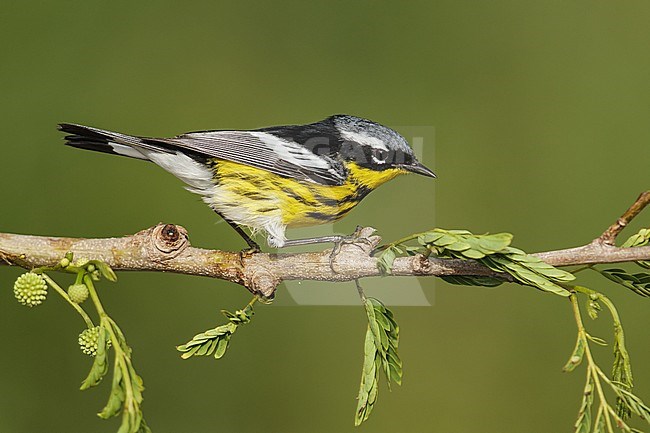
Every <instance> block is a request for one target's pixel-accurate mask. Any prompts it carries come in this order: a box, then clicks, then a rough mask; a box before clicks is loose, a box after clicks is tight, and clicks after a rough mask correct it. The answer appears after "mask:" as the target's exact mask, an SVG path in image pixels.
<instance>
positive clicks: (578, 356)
mask: <svg viewBox="0 0 650 433" xmlns="http://www.w3.org/2000/svg"><path fill="white" fill-rule="evenodd" d="M586 346H587V342H586V341H585V339H584V338H583V337H582V336H581V335H578V340H577V341H576V346H575V348H574V349H573V353H571V356H570V357H569V360H568V361H567V363H566V364H565V365H564V368H562V371H564V372H567V373H568V372H571V371H573V370H575V368H576V367H577V366H579V365H580V363H581V362H582V358H583V357H584V355H585V348H586ZM590 425H591V424H590Z"/></svg>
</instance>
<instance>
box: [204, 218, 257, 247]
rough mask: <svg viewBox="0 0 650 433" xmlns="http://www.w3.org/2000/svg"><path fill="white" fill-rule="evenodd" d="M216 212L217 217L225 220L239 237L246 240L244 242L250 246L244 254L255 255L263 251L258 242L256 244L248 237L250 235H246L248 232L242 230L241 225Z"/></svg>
mask: <svg viewBox="0 0 650 433" xmlns="http://www.w3.org/2000/svg"><path fill="white" fill-rule="evenodd" d="M215 212H216V214H217V215H219V216H220V217H221V218H223V220H224V221H225V222H227V223H228V225H229V226H230V227H232V228H233V229H235V231H236V232H237V234H239V236H241V237H242V239H244V241H246V243H247V244H248V249H247V250H244V251H242V252H243V253H249V254H253V253H259V252H260V251H261V249H260V246H259V245H258V244H257V242H255V241H254V240H253V239H251V237H250V236H248V233H246V232H245V231H244V229H242V228H241V227H240V226H239V224H237V223H234V222H232V221H230V220H229V219H228V218H225V217H224V216H223V215H221V214H220V213H219V212H217V211H215Z"/></svg>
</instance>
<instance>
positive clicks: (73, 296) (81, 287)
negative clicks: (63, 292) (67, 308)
mask: <svg viewBox="0 0 650 433" xmlns="http://www.w3.org/2000/svg"><path fill="white" fill-rule="evenodd" d="M88 295H89V293H88V287H86V285H85V284H73V285H71V286H70V287H68V296H70V300H71V301H72V302H74V303H75V304H81V303H82V302H83V301H85V300H86V299H88Z"/></svg>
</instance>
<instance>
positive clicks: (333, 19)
mask: <svg viewBox="0 0 650 433" xmlns="http://www.w3.org/2000/svg"><path fill="white" fill-rule="evenodd" d="M649 18H650V5H649V4H648V3H647V2H625V3H612V2H604V1H594V2H584V1H579V2H565V1H551V2H549V1H546V2H539V1H496V2H466V1H460V2H459V1H446V2H441V1H435V2H432V1H428V2H425V1H421V2H408V3H407V2H400V3H397V2H394V3H393V4H387V3H377V2H344V1H330V2H323V3H315V2H289V1H275V2H256V3H249V2H213V1H204V2H173V1H158V2H126V1H113V2H109V3H100V2H83V1H61V2H6V3H5V4H4V5H3V16H2V18H0V20H1V21H2V25H1V26H0V37H1V39H2V41H3V42H2V63H1V65H2V66H1V67H0V86H1V90H2V103H0V119H2V120H1V122H2V132H3V138H2V145H1V146H2V159H1V164H0V170H1V173H2V182H0V197H1V198H2V216H1V218H0V231H2V232H16V233H32V234H44V235H45V234H47V235H60V236H85V237H92V236H102V237H103V236H117V235H122V234H127V233H132V232H135V231H137V230H140V229H142V228H145V227H149V226H150V225H152V224H155V223H157V222H159V221H164V222H173V223H178V224H182V225H184V226H185V227H187V228H188V230H189V232H190V235H191V239H192V241H193V243H194V244H195V245H200V246H209V247H222V248H228V249H236V248H241V247H242V242H241V240H240V239H238V238H237V237H236V236H235V235H234V233H233V232H232V231H231V229H230V228H228V227H227V226H226V225H225V224H218V225H215V222H216V221H218V218H217V217H216V216H215V215H214V214H213V213H212V212H211V211H210V210H209V209H208V208H207V207H205V206H204V205H203V204H202V203H201V202H200V200H199V199H198V197H197V196H194V195H192V194H189V193H187V192H185V191H184V190H183V189H182V188H181V183H180V181H178V180H177V179H175V178H174V177H172V176H171V175H169V174H167V173H165V172H163V171H162V170H160V169H159V168H157V167H155V166H154V165H153V164H145V163H143V162H141V161H135V160H128V159H124V158H117V157H112V156H107V155H99V154H91V153H88V152H83V151H80V150H75V149H71V148H67V147H64V146H63V145H62V139H61V134H59V133H58V132H57V131H56V129H55V125H56V123H58V122H62V121H66V122H78V123H86V124H90V125H94V126H98V127H102V128H107V129H116V130H120V131H123V132H130V133H134V134H142V135H174V134H177V133H180V132H184V131H188V130H196V129H210V128H233V129H236V128H255V127H262V126H269V125H276V124H285V123H303V122H311V121H315V120H319V119H321V118H324V117H326V116H327V115H330V114H333V113H340V112H343V113H350V114H356V115H360V116H364V117H368V118H371V119H374V120H377V121H379V122H382V123H385V124H387V125H391V126H394V127H395V128H397V129H398V130H400V128H401V130H402V131H405V130H407V128H410V127H414V126H416V127H417V126H424V127H434V128H435V131H436V132H435V143H434V140H433V139H427V140H425V143H424V162H425V163H426V164H427V165H429V166H431V167H432V168H433V169H434V170H435V171H436V173H437V174H438V175H439V179H437V180H436V181H433V182H431V181H429V180H428V179H425V178H420V177H416V176H411V177H404V178H400V179H398V180H396V181H394V182H393V183H391V184H389V185H386V186H384V187H382V188H381V189H379V190H378V191H377V192H375V193H373V194H372V195H371V196H370V197H368V198H367V199H366V200H365V201H364V203H363V204H362V205H361V206H360V207H359V208H358V209H357V210H355V211H354V212H352V214H350V215H349V216H348V217H347V218H346V219H345V220H344V221H343V222H342V223H340V224H339V225H338V226H337V227H336V228H337V230H339V231H351V230H352V229H353V228H354V227H355V225H356V224H366V225H373V226H374V227H377V228H378V229H379V230H380V231H381V234H382V235H383V236H384V237H385V238H386V239H395V238H397V237H401V236H402V235H405V234H408V233H411V232H415V231H421V230H424V229H427V228H430V227H432V226H433V225H434V224H435V225H437V226H440V227H445V228H466V229H470V230H473V231H475V232H485V231H490V232H497V231H510V232H512V233H514V234H515V244H516V245H517V246H519V247H521V248H523V249H526V250H528V251H540V250H545V249H556V248H562V247H569V246H574V245H579V244H583V243H586V242H589V241H590V240H591V239H592V238H594V237H595V236H597V235H598V234H599V233H600V232H601V231H602V230H603V229H604V228H606V226H607V225H609V224H610V223H611V222H612V221H614V220H615V218H616V217H618V215H619V214H620V213H621V212H622V211H623V210H624V209H625V208H626V207H627V206H628V205H629V204H630V203H631V202H632V201H633V200H634V198H636V196H637V194H638V193H639V192H641V191H642V190H644V189H647V188H648V187H649V186H650V182H649V181H648V180H649V176H648V163H649V162H650V160H649V157H648V143H649V142H650V127H649V122H648V119H649V117H650V80H648V77H649V76H650V56H649V55H648V46H650V27H649V26H648V21H649ZM434 144H435V151H434ZM434 188H435V195H434ZM434 219H435V221H434ZM649 219H650V214H647V213H646V214H645V215H642V218H640V221H638V222H636V223H635V224H634V227H632V229H638V228H639V227H641V224H642V223H643V222H645V225H646V226H647V225H648V220H649ZM641 220H643V221H641ZM631 233H632V230H630V231H629V233H625V234H626V235H627V234H631ZM20 272H21V271H20V269H13V268H7V267H3V268H0V287H3V288H4V289H5V290H3V291H2V292H0V344H1V346H2V348H3V349H2V354H3V356H2V360H1V361H0V366H1V367H2V368H1V369H0V383H2V384H3V385H2V388H3V392H2V393H0V431H2V432H33V431H51V432H64V431H65V432H87V431H94V432H95V431H96V432H113V431H115V430H116V429H117V422H116V421H109V422H105V421H101V420H99V419H98V418H97V417H96V416H95V413H96V412H97V411H98V410H99V409H100V408H101V407H102V405H103V403H104V402H105V398H106V397H107V393H108V388H107V386H106V384H104V385H103V386H102V387H101V389H99V390H92V391H86V392H83V393H81V392H79V391H78V390H77V388H78V385H79V383H80V381H81V379H82V378H83V377H84V376H85V374H86V371H87V369H88V368H89V366H90V359H89V358H87V357H85V356H84V355H82V354H81V353H80V352H79V350H78V349H77V342H76V339H77V334H78V333H79V332H80V331H81V330H82V327H83V324H82V322H81V320H80V319H79V318H78V317H76V315H75V314H74V313H73V312H72V311H71V310H70V308H69V307H68V306H67V305H65V304H64V303H63V302H62V301H61V300H60V299H57V297H56V296H51V299H50V301H49V302H46V303H45V304H44V305H43V306H42V307H39V308H35V309H31V310H28V309H26V308H24V307H22V306H20V305H19V304H18V303H17V302H15V301H14V299H13V294H12V292H11V287H12V284H13V280H14V279H15V278H16V276H18V275H19V273H20ZM59 279H61V278H59ZM391 281H392V282H393V284H394V287H395V290H399V287H400V284H401V282H400V281H399V280H397V279H395V280H391ZM420 283H421V285H422V287H423V288H424V290H425V292H426V295H427V297H428V298H429V299H430V301H431V302H432V304H433V305H432V306H431V307H396V308H395V312H396V314H397V317H398V319H399V321H400V325H401V329H402V344H401V355H402V358H403V360H404V363H405V378H404V385H403V386H402V387H401V388H398V389H394V390H393V392H392V393H389V392H388V391H387V390H386V389H385V388H384V389H382V390H381V392H380V396H379V402H378V404H377V405H376V408H375V412H374V413H373V415H372V417H371V419H370V420H369V421H368V422H367V424H366V425H364V426H363V427H361V428H360V429H359V431H372V432H394V431H407V432H442V431H445V432H466V431H481V432H522V431H526V432H553V431H571V429H572V427H571V426H572V425H573V422H574V420H575V417H576V413H577V410H578V406H579V401H580V393H581V391H582V381H583V373H582V372H578V373H574V374H571V375H567V374H563V373H561V371H560V369H561V367H562V365H563V364H564V362H565V361H566V358H567V357H568V356H569V353H570V351H571V349H572V347H573V342H574V337H575V327H574V324H573V322H572V317H571V311H570V307H569V305H568V303H567V302H566V301H564V300H562V299H559V298H556V297H553V296H550V295H544V294H542V293H541V292H538V291H536V290H534V289H528V288H522V287H518V286H505V285H504V286H502V287H499V288H497V289H493V290H486V289H481V288H472V287H454V286H448V285H446V284H444V283H441V282H434V280H433V279H423V280H421V281H420ZM587 283H591V284H593V287H594V288H598V289H602V290H605V291H606V293H608V294H610V295H611V297H612V298H613V299H614V300H615V301H616V302H617V303H618V305H619V308H620V313H621V314H622V317H623V321H624V325H625V326H626V329H627V334H628V335H627V339H628V342H629V346H630V347H629V348H630V351H631V355H632V357H633V364H634V366H635V367H636V369H635V377H636V383H637V389H638V391H639V393H640V395H641V396H642V397H644V398H645V399H646V400H648V399H650V368H648V365H650V350H648V347H649V346H650V337H649V336H648V332H647V325H648V319H647V318H648V312H649V311H650V302H648V301H647V300H644V299H641V298H638V297H636V296H635V295H633V294H631V293H629V292H627V291H625V290H624V289H620V288H618V287H614V286H612V285H611V284H608V283H607V282H605V281H603V280H590V279H587ZM306 284H310V283H303V285H306ZM368 284H370V283H368ZM349 290H351V291H353V290H355V289H354V286H353V285H351V284H349ZM101 291H102V294H103V296H104V303H105V305H106V307H107V308H108V309H109V311H110V312H111V313H112V314H113V317H114V318H116V319H117V321H118V322H119V323H120V324H121V325H122V328H123V329H124V331H125V332H126V333H127V338H128V339H129V342H130V344H131V345H132V347H133V348H134V350H135V354H134V362H135V364H136V366H137V368H138V369H139V371H140V373H141V374H142V376H143V377H144V380H145V385H146V387H147V390H146V393H145V403H144V410H145V416H146V417H147V419H148V421H149V424H150V425H151V426H152V428H153V429H154V431H155V432H208V431H225V432H259V431H268V432H302V431H312V432H333V431H336V432H345V431H353V430H354V428H353V427H352V421H353V413H354V408H355V404H356V402H355V397H356V394H357V389H358V381H359V376H360V369H361V361H362V340H363V335H364V332H365V323H364V321H365V317H364V313H363V311H362V309H361V308H353V307H322V306H321V307H305V306H301V307H297V306H272V307H260V308H258V309H257V316H256V318H255V321H254V323H253V324H252V325H251V326H249V327H247V328H245V329H243V330H242V331H241V333H238V335H237V336H236V337H235V338H234V340H233V345H232V347H231V349H230V350H229V353H228V355H227V356H226V357H225V358H224V359H223V360H221V361H219V362H215V361H212V360H210V359H194V360H190V361H181V360H180V358H179V357H178V354H177V353H176V352H175V350H174V346H175V345H176V344H179V343H181V342H184V341H185V340H186V339H187V338H188V337H190V336H192V335H193V334H194V333H195V332H197V331H200V330H202V329H205V328H207V327H209V326H212V325H213V324H214V323H215V320H220V319H219V316H218V310H219V309H220V308H228V309H235V308H238V307H241V306H243V305H244V304H245V303H246V302H247V300H248V298H249V295H248V294H247V293H246V292H245V291H244V290H242V289H241V288H240V287H237V286H234V285H231V284H226V283H223V282H220V281H211V280H208V279H204V278H192V277H185V276H178V275H163V274H147V273H121V274H120V281H119V282H118V284H114V285H109V284H108V283H105V284H102V286H101ZM285 293H286V292H285ZM608 324H609V322H608V320H607V318H606V315H604V317H603V318H601V319H600V320H599V321H598V322H597V323H595V324H593V325H592V326H594V328H595V330H594V333H596V334H597V335H600V336H602V337H606V338H607V339H608V340H611V336H610V329H609V327H608ZM597 354H598V356H600V358H601V360H602V362H603V363H604V364H608V363H609V362H610V349H602V350H598V352H597Z"/></svg>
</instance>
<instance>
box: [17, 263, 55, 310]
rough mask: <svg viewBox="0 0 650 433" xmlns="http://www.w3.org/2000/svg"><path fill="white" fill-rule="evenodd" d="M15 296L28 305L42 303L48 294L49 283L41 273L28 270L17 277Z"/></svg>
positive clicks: (32, 305)
mask: <svg viewBox="0 0 650 433" xmlns="http://www.w3.org/2000/svg"><path fill="white" fill-rule="evenodd" d="M14 296H15V297H16V299H18V302H20V303H21V304H23V305H27V306H28V307H34V306H36V305H40V304H42V303H43V301H44V300H45V297H46V296H47V283H46V282H45V280H44V279H43V277H42V276H40V275H39V274H35V273H33V272H27V273H25V274H22V275H21V276H20V277H18V279H16V282H15V283H14Z"/></svg>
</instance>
